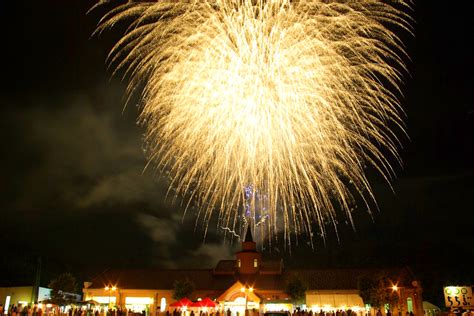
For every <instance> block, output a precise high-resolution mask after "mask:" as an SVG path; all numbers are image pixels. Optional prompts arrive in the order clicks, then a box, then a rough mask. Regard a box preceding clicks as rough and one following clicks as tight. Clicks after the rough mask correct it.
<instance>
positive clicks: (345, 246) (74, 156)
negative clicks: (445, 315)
mask: <svg viewBox="0 0 474 316" xmlns="http://www.w3.org/2000/svg"><path fill="white" fill-rule="evenodd" d="M93 4H94V1H85V0H83V1H80V0H67V1H64V0H56V1H52V0H46V1H9V2H5V1H2V2H1V3H0V13H1V14H2V18H1V23H2V28H1V30H2V31H3V32H2V35H3V36H2V51H3V54H4V58H2V60H3V65H2V68H3V71H2V73H3V84H2V85H1V93H0V102H1V108H2V114H1V116H0V120H1V124H0V126H1V132H2V135H3V142H2V164H1V168H2V171H1V175H2V176H1V179H2V181H1V187H0V188H1V191H0V192H1V193H0V194H1V199H0V201H1V205H0V210H1V223H2V224H1V229H0V241H1V244H2V255H1V256H0V258H1V259H0V265H1V266H0V282H1V283H2V284H31V283H32V282H33V280H34V273H35V269H36V262H37V260H38V258H41V261H42V269H41V282H42V284H43V285H46V284H47V283H48V282H49V281H50V280H51V278H53V277H55V276H56V275H57V274H58V273H61V272H66V271H68V272H72V273H74V274H75V275H76V276H77V278H78V279H79V280H81V281H83V280H86V279H88V278H90V277H91V276H93V275H95V274H96V273H98V272H100V271H103V270H105V269H110V268H127V267H129V268H131V267H166V268H174V267H198V268H205V267H212V266H213V265H214V264H215V263H216V261H217V260H218V259H225V258H231V257H232V255H233V252H234V251H235V249H236V247H237V246H238V244H236V243H234V244H232V245H230V244H223V243H222V234H216V231H215V229H212V228H211V231H210V232H209V233H208V235H207V238H206V240H205V242H204V243H203V232H202V230H201V228H200V226H198V227H197V229H196V230H195V226H194V223H195V217H194V214H193V213H192V212H191V213H190V214H187V215H186V217H184V219H182V215H183V208H182V207H181V206H180V205H179V203H173V202H172V200H171V199H165V194H166V190H167V187H168V182H167V180H166V179H165V178H163V177H160V175H159V174H158V173H157V172H156V171H154V170H153V168H148V169H146V170H145V165H146V159H145V156H144V153H143V139H142V134H143V132H144V129H143V127H141V126H139V125H137V124H136V118H137V115H138V113H139V109H138V108H137V106H135V104H136V103H137V102H136V100H132V102H131V104H129V105H128V106H127V107H124V105H125V101H124V93H125V91H124V90H125V84H126V82H125V81H121V78H120V77H112V73H111V71H110V70H108V69H107V68H106V64H105V59H106V56H107V53H108V51H109V49H110V48H111V47H112V45H113V43H114V41H116V40H117V39H118V38H119V37H120V34H119V32H115V33H114V32H109V33H107V34H105V35H103V36H102V37H92V38H91V34H92V32H93V30H94V29H95V27H96V24H97V22H98V20H99V18H100V17H101V16H102V14H103V13H104V12H105V11H104V10H97V11H94V12H92V13H90V14H86V12H87V10H88V9H89V8H90V7H91V6H92V5H93ZM472 9H473V4H472V2H471V1H455V2H452V3H451V2H450V3H449V4H448V2H442V4H438V3H437V2H436V4H435V2H432V1H415V12H414V17H415V20H416V24H415V37H414V38H412V37H409V36H407V37H406V38H407V40H406V43H407V51H408V53H409V55H410V56H411V59H412V60H411V61H410V62H409V70H410V74H411V75H410V76H407V77H406V80H405V82H406V84H405V86H404V94H405V97H404V98H403V101H402V106H403V108H404V110H405V111H406V114H407V118H406V120H405V122H406V123H407V132H408V135H409V138H402V143H403V148H402V149H400V153H401V156H402V158H403V167H396V172H397V178H396V179H394V181H393V191H394V192H392V191H391V189H390V187H389V186H388V185H387V184H386V183H385V182H384V181H383V180H382V179H381V177H373V180H372V185H373V189H374V192H375V196H376V198H377V202H378V205H379V209H380V211H379V212H375V214H374V220H373V221H372V220H371V219H370V217H369V215H368V214H367V212H366V210H365V209H364V208H360V209H356V210H355V211H354V218H355V222H356V228H357V231H356V232H355V231H353V230H352V228H350V226H348V225H345V224H344V221H343V220H341V221H340V232H339V240H338V238H337V237H336V235H335V234H334V232H333V231H331V230H330V231H329V235H328V237H327V240H326V243H325V244H324V243H323V241H322V240H317V241H316V246H315V249H314V250H311V248H310V247H309V245H308V244H307V242H306V241H305V240H304V239H300V240H299V242H298V245H293V246H292V247H291V253H290V251H289V249H288V248H287V249H285V247H284V245H283V244H281V243H280V244H278V243H277V244H274V245H273V247H272V248H271V249H267V250H266V254H267V255H268V256H270V257H280V256H283V257H284V258H285V264H286V265H287V266H302V267H303V266H304V267H344V266H392V265H398V266H403V265H408V266H409V267H411V268H412V269H413V271H414V272H415V273H416V274H418V276H419V277H420V279H421V280H422V284H423V286H424V287H425V294H424V295H425V298H427V299H429V300H432V301H433V302H435V303H438V304H441V303H440V302H439V299H440V297H441V295H442V290H441V286H443V285H446V284H448V283H453V284H454V283H457V284H474V272H473V270H474V269H472V266H473V259H472V257H474V93H473V87H474V85H473V83H474V82H473V73H474V67H473V66H474V58H473V57H474V56H473V51H472V43H471V42H472V40H473V38H474V37H473V34H474V27H473V25H474V23H473V19H472V12H473V10H472ZM2 284H0V285H2Z"/></svg>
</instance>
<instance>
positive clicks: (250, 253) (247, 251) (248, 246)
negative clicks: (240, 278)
mask: <svg viewBox="0 0 474 316" xmlns="http://www.w3.org/2000/svg"><path fill="white" fill-rule="evenodd" d="M235 257H236V264H237V269H238V272H239V273H240V274H253V273H258V271H259V270H260V263H261V261H262V254H261V253H260V252H258V251H257V243H256V242H255V241H253V237H252V229H251V224H250V222H249V224H248V226H247V231H246V232H245V238H244V239H243V240H242V250H241V251H239V252H237V253H236V254H235Z"/></svg>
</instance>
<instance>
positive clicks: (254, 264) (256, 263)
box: [253, 259, 258, 268]
mask: <svg viewBox="0 0 474 316" xmlns="http://www.w3.org/2000/svg"><path fill="white" fill-rule="evenodd" d="M253 267H254V268H258V259H253Z"/></svg>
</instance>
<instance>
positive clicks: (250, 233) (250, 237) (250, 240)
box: [244, 225, 253, 242]
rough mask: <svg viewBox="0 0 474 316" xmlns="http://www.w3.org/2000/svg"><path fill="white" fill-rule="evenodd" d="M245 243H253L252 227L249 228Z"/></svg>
mask: <svg viewBox="0 0 474 316" xmlns="http://www.w3.org/2000/svg"><path fill="white" fill-rule="evenodd" d="M244 241H245V242H253V238H252V230H251V229H250V225H248V226H247V233H246V234H245V239H244Z"/></svg>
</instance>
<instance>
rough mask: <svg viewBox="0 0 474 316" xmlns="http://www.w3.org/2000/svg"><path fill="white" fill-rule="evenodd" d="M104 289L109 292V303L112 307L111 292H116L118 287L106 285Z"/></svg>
mask: <svg viewBox="0 0 474 316" xmlns="http://www.w3.org/2000/svg"><path fill="white" fill-rule="evenodd" d="M104 290H105V291H106V292H108V293H109V304H108V308H110V292H115V291H116V290H117V288H116V287H115V286H112V287H109V286H106V287H105V288H104Z"/></svg>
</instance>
